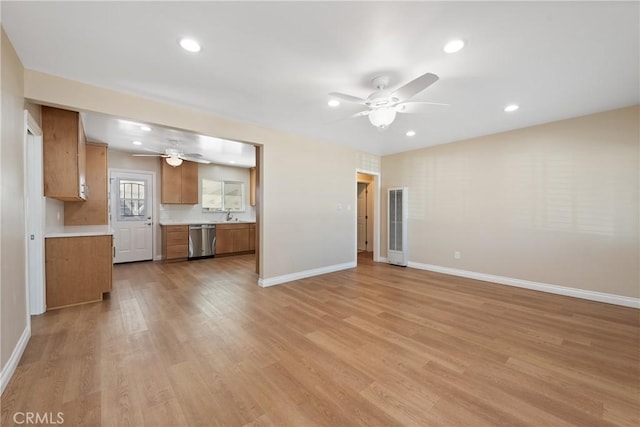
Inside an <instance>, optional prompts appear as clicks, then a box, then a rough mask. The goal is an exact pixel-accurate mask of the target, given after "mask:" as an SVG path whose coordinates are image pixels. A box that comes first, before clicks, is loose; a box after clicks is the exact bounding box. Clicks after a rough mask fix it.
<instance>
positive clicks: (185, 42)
mask: <svg viewBox="0 0 640 427" xmlns="http://www.w3.org/2000/svg"><path fill="white" fill-rule="evenodd" d="M180 46H182V48H183V49H184V50H186V51H189V52H200V43H198V42H197V41H195V40H193V39H187V38H184V39H181V40H180Z"/></svg>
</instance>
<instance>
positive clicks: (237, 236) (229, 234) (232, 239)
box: [216, 223, 255, 255]
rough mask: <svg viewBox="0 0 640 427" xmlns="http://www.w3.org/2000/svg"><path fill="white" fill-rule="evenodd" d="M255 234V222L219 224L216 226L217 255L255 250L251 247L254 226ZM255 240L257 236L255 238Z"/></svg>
mask: <svg viewBox="0 0 640 427" xmlns="http://www.w3.org/2000/svg"><path fill="white" fill-rule="evenodd" d="M252 225H253V226H254V228H253V233H254V234H255V224H249V223H240V224H218V225H217V226H216V255H232V254H238V253H249V252H252V251H254V250H255V243H254V248H253V249H252V248H251V241H252V239H251V232H252V227H251V226H252ZM253 241H254V242H255V237H254V239H253Z"/></svg>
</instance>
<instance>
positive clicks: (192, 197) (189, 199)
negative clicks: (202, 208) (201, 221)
mask: <svg viewBox="0 0 640 427" xmlns="http://www.w3.org/2000/svg"><path fill="white" fill-rule="evenodd" d="M165 163H166V162H165ZM179 167H180V168H182V189H181V190H182V198H181V200H180V203H182V204H188V205H197V204H198V164H197V163H195V162H187V161H184V162H182V165H181V166H179Z"/></svg>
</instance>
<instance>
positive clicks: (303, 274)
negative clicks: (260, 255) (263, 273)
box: [258, 261, 357, 288]
mask: <svg viewBox="0 0 640 427" xmlns="http://www.w3.org/2000/svg"><path fill="white" fill-rule="evenodd" d="M356 265H357V264H356V262H355V261H352V262H346V263H344V264H335V265H329V266H327V267H320V268H314V269H312V270H305V271H299V272H297V273H291V274H285V275H282V276H276V277H269V278H268V279H258V285H259V286H261V287H263V288H266V287H269V286H274V285H280V284H282V283H287V282H293V281H294V280H300V279H306V278H307V277H313V276H319V275H321V274H327V273H333V272H335V271H340V270H347V269H349V268H355V267H356Z"/></svg>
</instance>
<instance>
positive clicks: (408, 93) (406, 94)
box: [394, 73, 440, 100]
mask: <svg viewBox="0 0 640 427" xmlns="http://www.w3.org/2000/svg"><path fill="white" fill-rule="evenodd" d="M439 78H440V77H438V76H436V75H435V74H433V73H426V74H423V75H421V76H420V77H417V78H415V79H413V80H411V81H410V82H409V83H407V84H405V85H404V86H402V87H400V88H398V89H396V91H395V92H394V95H396V96H397V97H398V98H400V99H402V100H407V99H409V98H411V97H412V96H414V95H416V94H417V93H419V92H422V91H423V90H425V89H426V88H428V87H429V86H431V85H432V84H434V83H435V82H437V81H438V79H439Z"/></svg>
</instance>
